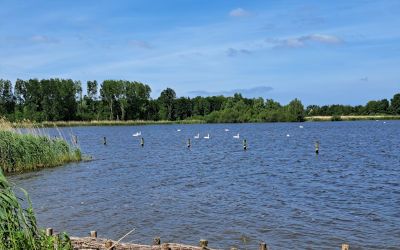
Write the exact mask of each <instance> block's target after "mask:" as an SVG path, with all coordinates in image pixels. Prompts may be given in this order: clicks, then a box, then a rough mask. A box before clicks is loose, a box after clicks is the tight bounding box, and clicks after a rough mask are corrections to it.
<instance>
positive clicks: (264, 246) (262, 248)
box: [258, 242, 268, 250]
mask: <svg viewBox="0 0 400 250" xmlns="http://www.w3.org/2000/svg"><path fill="white" fill-rule="evenodd" d="M258 249H259V250H268V247H267V243H265V242H261V243H260V246H259V248H258Z"/></svg>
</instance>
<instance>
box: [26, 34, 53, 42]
mask: <svg viewBox="0 0 400 250" xmlns="http://www.w3.org/2000/svg"><path fill="white" fill-rule="evenodd" d="M30 40H31V41H32V42H35V43H58V40H57V39H54V38H49V37H47V36H43V35H34V36H32V37H30Z"/></svg>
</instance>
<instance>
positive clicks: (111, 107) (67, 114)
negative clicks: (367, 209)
mask: <svg viewBox="0 0 400 250" xmlns="http://www.w3.org/2000/svg"><path fill="white" fill-rule="evenodd" d="M81 85H82V84H81V82H80V81H73V80H71V79H42V80H38V79H29V80H21V79H17V80H16V82H15V84H14V88H13V84H12V83H11V81H9V80H1V79H0V116H5V117H6V118H7V119H8V120H10V121H12V122H19V121H24V120H26V119H27V120H29V121H33V122H55V121H63V122H68V121H85V122H89V123H87V124H85V125H96V124H100V123H103V122H97V123H94V124H91V123H90V122H91V121H105V120H108V121H116V122H115V123H114V122H112V123H108V124H104V125H118V124H119V122H120V121H130V122H131V123H138V124H141V122H144V121H146V122H148V121H152V122H153V121H161V122H162V123H163V122H165V123H167V122H168V121H169V122H171V121H173V122H176V121H188V120H190V121H192V122H199V121H205V122H278V121H304V120H305V118H306V117H310V116H331V117H333V118H332V120H341V118H340V117H342V116H373V115H391V116H393V117H395V116H396V115H400V93H399V94H395V95H394V96H393V98H392V99H391V100H390V101H389V100H387V99H383V100H372V101H369V102H368V103H367V104H366V105H365V106H362V105H359V106H349V105H325V106H318V105H310V106H308V107H306V108H304V107H303V105H302V103H301V101H300V100H298V99H294V100H293V101H291V102H290V103H289V104H287V105H281V104H280V103H278V102H276V101H274V100H272V99H264V98H261V97H260V98H244V97H243V96H242V95H241V94H240V93H237V94H235V95H234V96H230V97H225V96H210V97H201V96H197V97H195V98H189V97H177V96H176V93H175V91H174V90H173V89H171V88H167V89H165V90H163V91H162V92H161V94H160V96H159V97H158V98H157V99H152V98H150V93H151V88H150V87H149V86H148V85H147V84H143V83H140V82H136V81H134V82H131V81H123V80H105V81H103V82H102V84H101V86H100V88H99V86H98V83H97V81H88V82H87V84H86V86H87V90H86V95H83V91H82V86H81ZM339 118H340V119H339ZM342 120H343V119H342ZM136 121H137V122H136ZM104 123H107V122H104ZM121 123H123V122H121ZM50 124H51V123H50ZM61 124H65V123H61ZM125 124H126V123H125ZM128 124H129V122H128Z"/></svg>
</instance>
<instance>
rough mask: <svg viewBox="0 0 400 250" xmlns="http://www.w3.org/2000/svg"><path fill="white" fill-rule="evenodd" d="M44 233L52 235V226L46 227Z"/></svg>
mask: <svg viewBox="0 0 400 250" xmlns="http://www.w3.org/2000/svg"><path fill="white" fill-rule="evenodd" d="M46 235H47V236H53V228H51V227H49V228H46Z"/></svg>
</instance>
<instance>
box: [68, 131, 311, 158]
mask: <svg viewBox="0 0 400 250" xmlns="http://www.w3.org/2000/svg"><path fill="white" fill-rule="evenodd" d="M73 141H74V143H75V144H78V136H76V135H75V136H74V137H73ZM103 144H104V145H107V138H106V137H105V136H104V137H103ZM140 146H142V147H144V138H143V137H142V138H140ZM191 146H192V143H191V141H190V139H188V141H187V147H188V148H190V147H191ZM243 150H247V140H246V139H244V140H243ZM315 153H316V154H318V153H319V141H316V142H315Z"/></svg>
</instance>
